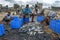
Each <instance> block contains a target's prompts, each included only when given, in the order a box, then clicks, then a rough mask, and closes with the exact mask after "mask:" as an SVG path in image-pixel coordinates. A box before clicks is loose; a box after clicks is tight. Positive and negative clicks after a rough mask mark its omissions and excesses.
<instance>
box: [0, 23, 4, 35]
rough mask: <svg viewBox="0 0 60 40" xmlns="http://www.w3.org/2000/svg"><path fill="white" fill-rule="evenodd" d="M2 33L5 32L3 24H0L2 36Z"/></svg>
mask: <svg viewBox="0 0 60 40" xmlns="http://www.w3.org/2000/svg"><path fill="white" fill-rule="evenodd" d="M4 34H5V31H4V25H3V24H0V36H3V35H4Z"/></svg>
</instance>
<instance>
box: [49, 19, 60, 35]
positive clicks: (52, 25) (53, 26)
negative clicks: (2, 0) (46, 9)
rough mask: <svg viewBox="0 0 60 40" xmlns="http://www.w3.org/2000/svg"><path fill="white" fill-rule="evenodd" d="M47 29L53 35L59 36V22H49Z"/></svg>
mask: <svg viewBox="0 0 60 40" xmlns="http://www.w3.org/2000/svg"><path fill="white" fill-rule="evenodd" d="M49 27H50V29H51V30H53V31H54V32H55V33H57V34H60V20H50V24H49Z"/></svg>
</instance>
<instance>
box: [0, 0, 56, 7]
mask: <svg viewBox="0 0 60 40" xmlns="http://www.w3.org/2000/svg"><path fill="white" fill-rule="evenodd" d="M37 1H38V2H44V3H49V4H52V3H53V2H55V1H56V0H0V4H3V5H9V6H13V3H18V4H21V2H22V4H25V3H27V2H31V3H35V2H37Z"/></svg>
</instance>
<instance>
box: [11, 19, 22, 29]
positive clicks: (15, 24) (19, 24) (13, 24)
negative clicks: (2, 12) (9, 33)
mask: <svg viewBox="0 0 60 40" xmlns="http://www.w3.org/2000/svg"><path fill="white" fill-rule="evenodd" d="M22 23H23V21H22V19H18V20H12V21H11V22H10V27H11V28H14V29H15V28H20V27H22Z"/></svg>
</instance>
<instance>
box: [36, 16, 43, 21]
mask: <svg viewBox="0 0 60 40" xmlns="http://www.w3.org/2000/svg"><path fill="white" fill-rule="evenodd" d="M43 20H44V16H37V18H36V21H37V22H41V21H43Z"/></svg>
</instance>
